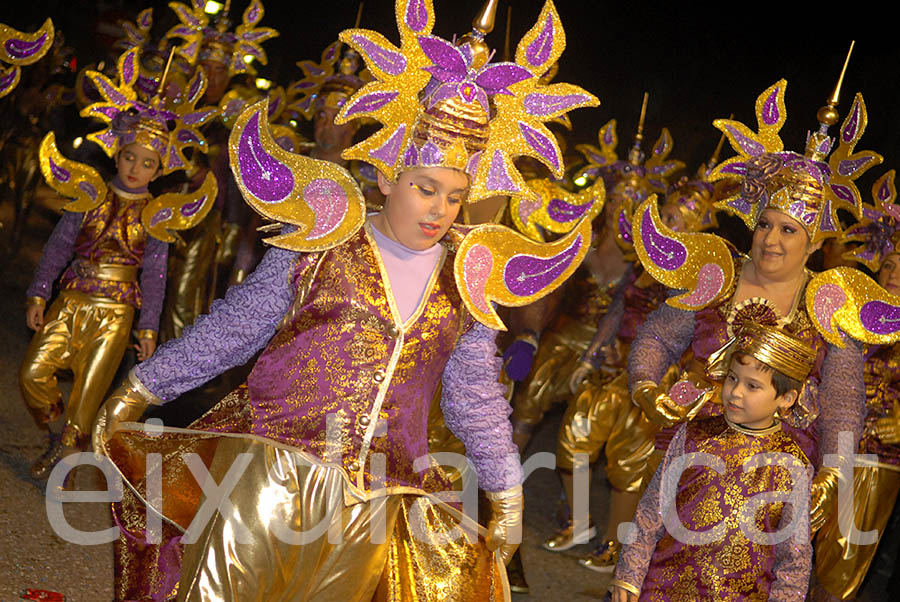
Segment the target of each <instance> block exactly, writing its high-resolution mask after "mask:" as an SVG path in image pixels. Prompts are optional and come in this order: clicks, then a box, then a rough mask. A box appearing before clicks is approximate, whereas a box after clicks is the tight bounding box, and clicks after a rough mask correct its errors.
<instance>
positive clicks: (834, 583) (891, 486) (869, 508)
mask: <svg viewBox="0 0 900 602" xmlns="http://www.w3.org/2000/svg"><path fill="white" fill-rule="evenodd" d="M898 490H900V472H897V471H896V470H892V469H891V468H883V467H878V466H856V467H854V469H853V504H854V507H853V524H854V525H855V527H856V529H857V530H859V531H871V530H877V531H878V540H879V541H880V540H881V536H882V534H883V533H884V529H885V527H886V526H887V522H888V520H889V519H890V518H891V512H892V511H893V509H894V502H895V501H896V500H897V492H898ZM835 503H836V502H835ZM815 548H816V554H815V557H816V581H817V583H818V585H819V586H821V587H824V588H825V589H826V590H827V591H828V593H830V594H831V595H832V596H835V597H837V598H839V599H841V600H852V599H854V598H855V597H856V592H857V591H858V590H859V587H860V585H862V582H863V579H865V577H866V573H868V572H869V565H871V564H872V560H873V559H874V558H875V551H876V550H877V549H878V544H877V543H875V544H872V545H866V546H860V545H855V544H852V543H850V542H849V541H847V538H846V537H844V536H843V535H841V532H840V527H839V525H838V512H837V510H835V511H834V512H832V513H831V515H830V516H829V517H828V520H827V522H826V523H825V525H823V526H822V528H821V529H820V530H819V532H818V534H817V535H816V541H815Z"/></svg>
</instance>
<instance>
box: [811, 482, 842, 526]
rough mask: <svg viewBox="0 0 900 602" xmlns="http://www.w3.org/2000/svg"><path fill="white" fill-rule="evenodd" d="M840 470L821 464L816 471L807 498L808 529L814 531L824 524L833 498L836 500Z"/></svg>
mask: <svg viewBox="0 0 900 602" xmlns="http://www.w3.org/2000/svg"><path fill="white" fill-rule="evenodd" d="M840 476H841V472H840V471H839V470H838V469H837V468H833V467H830V466H823V467H822V468H820V469H819V472H818V473H816V476H815V477H814V478H813V482H812V493H811V495H810V498H809V530H810V533H815V532H816V531H818V530H819V529H821V528H822V525H824V524H825V519H827V518H828V515H829V514H830V513H831V512H830V510H831V507H832V505H833V504H834V501H833V500H837V490H838V482H839V481H840Z"/></svg>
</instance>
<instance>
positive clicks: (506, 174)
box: [335, 0, 598, 202]
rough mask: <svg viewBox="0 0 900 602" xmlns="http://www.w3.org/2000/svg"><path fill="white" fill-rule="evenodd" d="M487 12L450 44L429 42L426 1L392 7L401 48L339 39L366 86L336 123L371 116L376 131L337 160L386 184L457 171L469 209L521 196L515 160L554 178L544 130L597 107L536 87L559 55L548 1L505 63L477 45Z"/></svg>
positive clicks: (587, 97) (588, 99) (352, 36)
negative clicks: (353, 55)
mask: <svg viewBox="0 0 900 602" xmlns="http://www.w3.org/2000/svg"><path fill="white" fill-rule="evenodd" d="M495 10H496V0H490V1H489V2H488V3H487V5H486V6H485V8H484V9H483V11H482V12H481V14H479V16H478V17H477V18H476V20H475V22H474V23H473V31H472V32H471V33H469V34H467V35H466V36H463V38H462V39H461V40H460V41H459V43H460V45H458V46H457V45H454V44H453V43H451V42H448V41H446V40H444V39H441V38H439V37H437V36H434V35H431V30H432V27H433V26H434V14H433V9H432V2H431V1H429V0H419V1H416V2H407V1H404V0H397V3H396V15H397V25H398V29H399V31H400V47H399V48H398V47H396V46H394V45H393V44H391V43H390V42H388V40H387V39H386V38H385V37H384V36H382V35H381V34H379V33H377V32H374V31H369V30H365V29H351V30H347V31H344V32H342V33H341V35H340V39H341V41H342V42H344V43H345V44H347V45H348V46H350V47H352V48H354V49H355V50H356V51H357V52H358V53H359V54H360V55H361V56H362V57H363V58H364V59H365V61H366V66H367V67H368V69H369V71H370V72H371V74H372V76H373V78H374V81H372V82H371V83H368V84H366V85H365V86H364V87H363V88H362V89H361V90H359V91H358V92H357V93H356V94H354V95H353V97H352V98H350V100H348V101H347V103H346V104H345V105H344V107H343V108H342V109H341V112H340V113H339V114H338V116H337V118H336V119H335V121H336V122H337V123H346V122H347V121H350V120H351V119H357V118H360V117H370V118H372V119H374V120H376V121H378V122H380V123H381V124H382V126H383V127H382V128H381V129H380V130H378V131H377V132H376V133H375V134H374V135H372V136H370V137H369V138H367V139H365V140H363V141H362V142H360V143H359V144H357V145H356V146H353V147H351V148H349V149H347V150H346V151H344V153H343V156H344V158H345V159H356V160H359V161H365V162H368V163H371V164H372V165H374V166H375V167H376V168H378V169H379V170H380V171H381V172H382V173H384V174H385V175H386V176H387V177H388V178H389V179H396V177H397V175H398V174H399V173H400V172H401V171H402V170H404V169H409V168H413V167H449V168H452V169H458V170H460V171H465V172H466V173H468V174H469V176H470V178H471V187H470V191H469V200H470V201H473V202H474V201H478V200H481V199H484V198H488V197H491V196H496V195H508V196H522V195H526V194H528V192H527V188H526V186H525V181H524V179H523V178H522V175H521V174H520V173H519V172H518V171H517V170H516V168H515V166H514V165H513V160H514V159H515V158H516V157H517V156H522V155H525V156H530V157H534V158H535V159H537V160H539V161H541V162H542V163H544V164H545V165H547V167H548V168H550V170H551V171H552V172H553V173H554V175H555V176H556V177H557V178H561V177H562V176H563V169H564V166H563V160H562V155H561V153H560V151H559V147H558V144H557V142H556V139H555V137H554V136H553V134H552V133H551V132H550V130H548V129H547V128H546V126H544V122H546V121H549V120H550V119H553V118H554V117H557V116H559V115H561V114H563V113H566V112H568V111H570V110H572V109H575V108H578V107H583V106H595V105H596V104H597V103H598V101H597V99H596V98H595V97H594V96H593V95H592V94H589V93H587V92H585V91H584V90H582V89H581V88H579V87H577V86H573V85H570V84H561V83H557V84H552V85H549V86H545V85H543V84H541V82H540V78H541V76H542V75H543V74H544V73H545V72H546V71H547V68H548V67H549V65H551V64H552V63H554V62H555V61H556V60H557V59H558V58H559V56H560V54H561V53H562V51H563V49H564V48H565V34H564V32H563V30H562V24H561V22H560V20H559V15H558V14H557V12H556V9H555V7H554V6H553V2H552V1H550V0H548V1H547V3H546V4H545V5H544V8H543V10H542V11H541V15H540V17H539V18H538V22H537V24H536V25H535V26H534V27H533V28H532V29H531V30H530V31H529V32H528V33H527V34H525V37H524V38H523V39H522V40H521V41H520V42H519V45H518V47H517V49H516V55H515V56H516V58H515V62H512V63H495V64H491V63H490V62H489V59H490V58H491V56H490V51H489V49H488V48H487V46H486V45H485V44H484V41H483V38H484V35H485V34H486V33H488V32H489V31H490V30H491V29H492V28H493V24H494V11H495Z"/></svg>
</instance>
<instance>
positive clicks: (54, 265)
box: [19, 50, 216, 477]
mask: <svg viewBox="0 0 900 602" xmlns="http://www.w3.org/2000/svg"><path fill="white" fill-rule="evenodd" d="M138 60H139V59H138V52H137V50H132V51H129V52H127V53H125V54H123V55H122V57H121V58H120V59H119V63H118V66H119V81H118V83H115V82H113V81H111V80H109V79H108V78H106V77H105V76H103V75H101V74H99V73H96V72H92V73H89V74H88V77H91V78H92V79H93V80H94V83H95V85H97V86H98V88H99V89H101V90H104V95H105V96H106V98H107V99H108V100H106V101H104V102H100V103H96V104H93V105H91V106H89V107H87V108H86V109H85V110H84V111H83V112H82V114H83V116H85V117H95V118H97V119H101V120H102V121H104V122H105V123H106V124H107V128H106V129H104V130H102V131H100V132H95V133H93V134H91V135H90V136H89V139H90V140H92V141H94V142H96V143H97V144H98V145H100V147H101V148H102V149H103V150H104V151H105V152H106V154H107V155H108V156H110V157H113V158H114V159H115V161H116V168H117V175H116V177H115V178H114V179H113V180H112V182H110V183H108V184H107V183H106V182H104V181H103V179H102V178H101V177H100V175H99V174H98V173H97V172H96V170H94V169H93V168H91V167H89V166H87V165H85V164H82V163H78V162H75V161H71V160H68V159H66V158H65V157H63V156H62V154H60V153H59V151H58V150H57V149H56V138H55V136H54V134H53V133H52V132H51V133H50V134H48V135H47V137H46V138H45V139H44V141H43V143H42V144H41V168H42V170H43V172H44V177H45V178H46V179H47V182H48V184H50V185H51V186H52V187H53V188H55V189H56V190H57V192H59V193H60V194H61V195H63V196H66V197H73V198H75V199H76V200H75V201H74V202H72V203H69V204H68V205H66V206H65V207H64V209H65V210H66V211H65V213H64V215H63V217H62V218H61V219H60V221H59V223H58V224H57V226H56V228H55V229H54V230H53V234H52V235H51V237H50V240H49V241H48V242H47V244H46V245H45V247H44V251H43V253H42V255H41V260H40V262H39V263H38V266H37V268H36V270H35V275H34V280H33V281H32V283H31V286H29V287H28V307H27V310H26V320H27V323H28V326H29V328H31V329H32V330H34V331H35V333H36V334H35V335H34V337H33V338H32V340H31V344H30V345H29V346H28V349H27V350H26V352H25V357H24V359H23V361H22V366H21V369H20V371H19V386H20V389H21V391H22V396H23V397H24V399H25V403H26V405H27V406H28V409H29V410H30V411H31V413H32V416H33V417H34V419H35V422H36V423H37V424H38V426H40V427H41V428H42V429H45V430H46V431H47V433H48V448H47V451H46V452H45V453H44V455H43V456H42V457H41V458H40V459H39V460H38V461H37V462H35V463H34V465H33V466H32V470H31V473H32V475H33V476H35V477H45V476H46V475H47V474H48V473H49V471H50V470H51V469H52V468H53V466H54V465H55V464H56V462H57V461H58V460H59V459H60V458H61V457H62V455H63V454H65V453H66V451H68V450H74V449H77V448H82V447H84V445H85V444H86V443H87V442H88V437H89V434H90V430H91V425H92V424H93V421H94V416H95V415H96V412H97V408H98V407H99V406H100V403H101V402H102V401H103V396H104V395H105V394H106V391H107V389H108V388H109V386H110V384H111V383H112V380H113V377H114V376H115V373H116V370H117V368H118V366H119V362H120V361H121V359H122V355H123V353H124V352H125V349H126V348H127V347H128V343H129V338H130V336H131V324H132V320H133V317H134V310H135V309H140V310H141V312H140V317H139V319H138V321H137V332H138V343H137V345H135V347H136V348H137V349H138V358H139V359H141V360H144V359H147V358H149V357H150V356H151V355H152V354H153V352H154V349H155V347H156V340H157V331H158V326H159V312H160V310H161V308H162V301H163V294H164V291H165V280H166V255H167V252H168V243H169V242H171V241H172V240H174V238H173V237H172V235H171V234H169V233H168V230H178V229H184V228H187V227H191V226H192V225H194V224H195V223H196V221H197V220H198V219H199V218H202V217H203V216H204V215H205V214H206V212H207V211H208V210H209V207H210V203H209V202H207V201H208V200H209V199H210V198H211V197H210V195H214V194H215V183H214V182H213V181H212V180H209V181H207V183H206V184H205V185H204V186H203V187H202V188H201V190H200V191H199V192H198V194H196V195H191V196H180V195H164V196H161V197H159V198H156V199H154V198H153V196H152V195H151V194H150V193H149V192H148V189H147V186H148V184H150V182H151V181H153V180H154V179H156V178H157V177H158V176H159V175H160V174H166V173H171V172H173V171H177V170H180V169H187V168H189V164H188V162H187V160H186V158H185V155H184V150H185V149H186V148H187V147H193V148H194V149H195V150H201V151H202V150H203V148H204V147H203V145H202V144H200V143H199V142H200V140H202V138H200V137H199V132H198V131H197V129H196V127H197V126H198V125H200V124H202V123H204V122H205V121H207V120H208V119H211V118H212V117H213V116H214V115H215V112H216V111H215V108H214V107H206V108H201V109H198V110H194V108H193V105H194V103H196V102H197V100H199V96H200V94H199V93H197V94H195V95H194V96H193V97H192V98H191V99H190V100H191V101H190V102H188V103H186V104H185V105H184V107H182V110H181V111H180V112H179V113H172V112H169V111H166V110H165V109H164V108H162V100H161V99H159V98H156V99H154V100H153V101H151V102H150V103H149V104H148V103H143V102H141V101H139V100H137V96H136V94H135V91H134V89H133V85H134V84H135V82H136V75H137V71H138V69H137V61H138ZM194 85H195V86H196V88H197V89H198V90H199V91H200V93H202V87H203V78H202V76H199V75H198V77H197V81H196V82H194ZM185 141H188V142H185ZM73 256H74V260H73ZM60 273H62V278H61V279H60V287H61V289H62V292H61V294H60V295H59V297H57V299H56V301H55V302H54V303H53V304H52V305H51V306H50V308H49V309H48V310H47V311H46V312H45V310H44V308H45V306H46V304H47V302H48V301H49V300H50V297H51V293H52V290H53V283H54V281H55V280H56V279H57V278H58V277H59V275H60ZM66 369H71V370H72V372H73V373H74V375H75V382H74V385H73V388H72V393H71V395H70V396H69V400H68V403H67V404H65V410H64V409H63V400H62V393H61V392H60V390H59V387H58V385H57V379H56V373H57V372H58V371H60V370H66ZM63 414H64V415H65V423H66V424H65V428H64V429H63V431H62V434H61V435H60V434H56V433H53V432H52V431H51V430H50V423H52V422H53V421H55V420H56V419H57V418H58V417H60V416H61V415H63Z"/></svg>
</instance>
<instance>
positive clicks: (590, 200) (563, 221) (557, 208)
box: [510, 178, 606, 242]
mask: <svg viewBox="0 0 900 602" xmlns="http://www.w3.org/2000/svg"><path fill="white" fill-rule="evenodd" d="M526 185H527V186H528V189H529V190H530V191H531V193H532V195H528V196H523V197H521V198H516V197H513V198H512V199H511V200H510V215H511V216H512V218H513V224H514V225H515V227H516V229H517V230H518V231H519V232H521V233H522V234H524V235H525V236H527V237H528V238H530V239H531V240H534V241H538V242H543V241H544V236H543V232H544V231H547V232H553V233H556V234H566V233H568V232H569V231H570V230H571V229H572V228H573V227H575V226H576V225H577V224H578V223H579V220H581V219H587V220H588V221H592V220H593V219H594V218H595V217H596V216H597V215H598V214H599V213H600V211H601V210H602V209H603V205H604V202H605V201H606V189H605V187H604V185H603V180H602V179H598V180H596V181H595V182H594V183H593V184H591V186H589V187H587V188H585V189H583V190H581V191H579V192H577V193H573V192H569V191H568V190H566V189H565V188H563V187H562V186H560V185H559V184H558V183H556V182H554V181H552V180H550V179H549V178H540V179H537V180H529V181H528V182H527V183H526Z"/></svg>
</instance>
